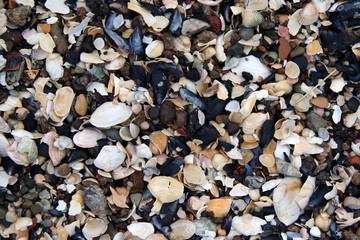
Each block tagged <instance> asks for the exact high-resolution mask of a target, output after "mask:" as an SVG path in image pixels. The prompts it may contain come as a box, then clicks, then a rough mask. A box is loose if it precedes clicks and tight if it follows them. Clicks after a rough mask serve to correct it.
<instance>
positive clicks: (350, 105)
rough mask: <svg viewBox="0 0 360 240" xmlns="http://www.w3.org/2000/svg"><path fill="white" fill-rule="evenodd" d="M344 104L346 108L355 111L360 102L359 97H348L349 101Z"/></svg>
mask: <svg viewBox="0 0 360 240" xmlns="http://www.w3.org/2000/svg"><path fill="white" fill-rule="evenodd" d="M346 105H347V106H348V108H349V109H350V110H351V111H353V112H356V110H357V109H358V107H359V105H360V102H359V99H357V98H355V97H352V98H350V99H349V101H348V102H347V103H346Z"/></svg>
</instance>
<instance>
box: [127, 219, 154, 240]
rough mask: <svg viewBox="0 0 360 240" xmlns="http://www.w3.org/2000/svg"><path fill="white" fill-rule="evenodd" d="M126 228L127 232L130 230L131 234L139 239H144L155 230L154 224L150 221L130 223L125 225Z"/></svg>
mask: <svg viewBox="0 0 360 240" xmlns="http://www.w3.org/2000/svg"><path fill="white" fill-rule="evenodd" d="M127 229H128V230H129V232H131V234H132V235H134V236H137V237H139V238H141V239H146V238H147V237H148V236H150V235H151V234H153V233H154V232H155V229H154V226H153V225H152V224H151V223H145V222H137V223H131V224H130V225H129V226H127Z"/></svg>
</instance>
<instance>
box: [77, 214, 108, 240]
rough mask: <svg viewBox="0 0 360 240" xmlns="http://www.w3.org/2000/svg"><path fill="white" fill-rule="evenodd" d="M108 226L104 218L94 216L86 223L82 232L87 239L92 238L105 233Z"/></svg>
mask: <svg viewBox="0 0 360 240" xmlns="http://www.w3.org/2000/svg"><path fill="white" fill-rule="evenodd" d="M107 227H108V226H107V224H106V223H105V221H104V220H102V219H100V218H93V219H91V220H90V221H88V222H87V223H85V225H84V228H83V230H82V232H83V234H84V236H85V237H86V238H87V239H92V238H95V237H98V236H100V235H102V234H104V233H105V232H106V230H107Z"/></svg>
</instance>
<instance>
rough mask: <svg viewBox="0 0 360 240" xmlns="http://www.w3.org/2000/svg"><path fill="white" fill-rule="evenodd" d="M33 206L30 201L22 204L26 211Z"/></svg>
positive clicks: (26, 200) (27, 200)
mask: <svg viewBox="0 0 360 240" xmlns="http://www.w3.org/2000/svg"><path fill="white" fill-rule="evenodd" d="M31 206H33V202H32V201H31V200H29V199H25V201H23V203H22V204H21V207H22V208H24V209H29V208H30V207H31Z"/></svg>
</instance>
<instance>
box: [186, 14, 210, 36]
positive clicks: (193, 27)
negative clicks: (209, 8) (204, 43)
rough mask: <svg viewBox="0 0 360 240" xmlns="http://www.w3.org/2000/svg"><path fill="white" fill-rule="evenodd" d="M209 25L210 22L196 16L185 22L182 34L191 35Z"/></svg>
mask: <svg viewBox="0 0 360 240" xmlns="http://www.w3.org/2000/svg"><path fill="white" fill-rule="evenodd" d="M209 27H210V24H209V23H207V22H205V21H202V20H199V19H196V18H190V19H188V20H185V21H184V22H183V25H182V29H181V34H182V35H187V36H191V35H194V34H196V33H198V32H201V31H202V30H204V29H206V28H209Z"/></svg>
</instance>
